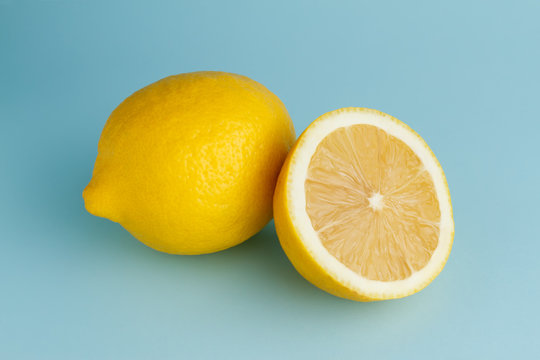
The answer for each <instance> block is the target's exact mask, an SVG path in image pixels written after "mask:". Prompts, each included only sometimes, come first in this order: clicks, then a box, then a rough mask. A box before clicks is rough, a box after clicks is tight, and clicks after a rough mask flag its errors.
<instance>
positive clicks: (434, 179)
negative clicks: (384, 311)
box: [274, 108, 454, 301]
mask: <svg viewBox="0 0 540 360" xmlns="http://www.w3.org/2000/svg"><path fill="white" fill-rule="evenodd" d="M274 222H275V225H276V229H277V234H278V236H279V239H280V242H281V245H282V247H283V249H284V250H285V252H286V254H287V256H288V257H289V259H290V260H291V262H292V263H293V265H294V266H295V268H296V269H297V270H298V271H299V272H300V273H301V274H302V275H303V276H304V277H305V278H306V279H307V280H309V281H310V282H312V283H313V284H314V285H316V286H318V287H320V288H321V289H323V290H325V291H327V292H329V293H331V294H334V295H336V296H341V297H344V298H348V299H352V300H358V301H371V300H384V299H392V298H399V297H404V296H407V295H410V294H413V293H415V292H417V291H419V290H421V289H422V288H424V287H425V286H427V285H428V284H429V283H430V282H431V281H432V280H433V279H434V278H435V277H436V276H437V275H438V274H439V272H440V271H441V270H442V268H443V267H444V265H445V263H446V260H447V258H448V256H449V254H450V250H451V247H452V242H453V236H454V221H453V216H452V205H451V201H450V193H449V190H448V185H447V182H446V178H445V175H444V172H443V170H442V168H441V166H440V164H439V162H438V161H437V159H436V158H435V155H433V153H432V152H431V150H430V149H429V147H428V146H427V144H426V143H425V142H424V140H422V138H421V137H420V136H419V135H417V134H416V133H415V132H414V131H413V130H411V129H410V128H409V127H408V126H407V125H405V124H403V123H402V122H400V121H399V120H397V119H395V118H393V117H391V116H389V115H387V114H384V113H382V112H379V111H376V110H370V109H365V108H345V109H340V110H336V111H333V112H330V113H327V114H325V115H323V116H321V117H319V118H318V119H317V120H316V121H315V122H313V123H312V124H311V125H310V126H309V127H308V128H307V129H306V131H305V132H304V133H303V134H302V135H301V136H300V138H299V140H298V141H297V143H296V144H295V146H294V147H293V149H292V150H291V152H290V153H289V155H288V156H287V160H286V161H285V164H284V166H283V168H282V170H281V174H280V176H279V180H278V184H277V187H276V192H275V195H274Z"/></svg>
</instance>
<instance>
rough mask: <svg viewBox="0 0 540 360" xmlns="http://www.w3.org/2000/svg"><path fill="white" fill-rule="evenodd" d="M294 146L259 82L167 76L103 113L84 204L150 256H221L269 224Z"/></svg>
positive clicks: (275, 103) (276, 105) (275, 101)
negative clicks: (106, 116) (123, 230)
mask: <svg viewBox="0 0 540 360" xmlns="http://www.w3.org/2000/svg"><path fill="white" fill-rule="evenodd" d="M294 140H295V133H294V128H293V125H292V122H291V119H290V117H289V114H288V112H287V110H286V108H285V106H284V105H283V103H282V102H281V101H280V100H279V98H278V97H277V96H276V95H274V94H273V93H272V92H270V91H269V90H268V89H267V88H265V87H264V86H263V85H261V84H260V83H258V82H256V81H254V80H251V79H249V78H247V77H245V76H241V75H237V74H231V73H225V72H213V71H202V72H195V73H187V74H180V75H174V76H169V77H167V78H164V79H161V80H159V81H157V82H155V83H153V84H150V85H148V86H146V87H145V88H143V89H141V90H139V91H137V92H135V93H134V94H132V95H131V96H129V97H128V98H127V99H126V100H124V101H123V102H122V103H121V104H120V105H119V106H118V107H117V108H116V109H115V110H114V111H113V112H112V114H111V115H110V117H109V119H108V120H107V123H106V125H105V128H104V129H103V132H102V134H101V138H100V140H99V144H98V156H97V159H96V163H95V166H94V172H93V175H92V180H91V181H90V183H89V184H88V186H87V187H86V189H85V190H84V192H83V197H84V200H85V206H86V209H87V210H88V211H89V212H90V213H92V214H94V215H96V216H101V217H106V218H108V219H110V220H112V221H115V222H118V223H120V224H121V225H122V226H123V227H124V228H126V229H127V230H128V231H129V232H130V233H131V234H133V235H134V236H135V237H136V238H137V239H139V240H140V241H142V242H143V243H144V244H146V245H148V246H150V247H152V248H154V249H156V250H160V251H164V252H167V253H173V254H203V253H210V252H215V251H219V250H223V249H226V248H229V247H231V246H234V245H237V244H239V243H241V242H243V241H244V240H246V239H248V238H249V237H251V236H252V235H254V234H255V233H257V232H258V231H259V230H260V229H261V228H262V227H263V226H264V225H265V224H266V223H268V221H270V219H271V218H272V196H273V191H274V188H275V183H276V180H277V176H278V174H279V171H280V169H281V166H282V164H283V161H284V159H285V157H286V155H287V152H288V151H289V149H290V148H291V146H292V144H293V142H294Z"/></svg>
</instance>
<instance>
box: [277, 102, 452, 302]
mask: <svg viewBox="0 0 540 360" xmlns="http://www.w3.org/2000/svg"><path fill="white" fill-rule="evenodd" d="M357 124H367V125H373V126H376V127H378V128H380V129H382V130H384V131H385V132H386V133H388V134H389V135H392V136H394V137H397V138H398V139H401V140H402V141H403V142H404V143H406V144H407V145H408V146H409V147H410V148H411V149H412V150H413V151H414V152H415V154H416V155H417V156H418V157H419V158H420V160H421V161H422V163H423V164H424V166H425V169H426V170H427V171H428V172H429V174H430V175H431V177H432V180H433V183H434V185H435V191H436V193H437V197H438V200H439V207H440V213H441V222H440V236H439V241H438V246H437V248H436V249H435V251H434V252H433V254H432V256H431V259H430V260H429V262H428V263H427V264H426V266H425V267H424V268H422V269H421V270H419V271H417V272H415V273H413V274H412V275H411V276H409V277H408V278H406V279H403V280H396V281H377V280H369V279H366V278H364V277H362V276H361V275H359V274H358V273H356V272H354V271H352V270H351V269H349V268H348V267H347V266H345V265H344V264H342V263H341V262H340V261H338V260H337V259H336V258H335V257H334V256H333V255H331V254H330V253H329V252H328V251H327V250H326V248H325V247H324V246H323V244H322V243H321V241H320V239H319V237H318V235H317V232H316V231H315V230H314V229H313V226H312V224H311V220H310V218H309V216H308V214H307V212H306V193H305V188H304V187H305V179H306V176H307V173H308V167H309V164H310V161H311V157H312V156H313V154H314V153H315V150H316V149H317V146H318V145H319V143H320V142H321V141H322V140H323V139H324V138H325V137H326V136H327V135H328V134H330V133H332V132H333V131H335V130H337V129H339V128H341V127H347V126H351V125H357ZM290 171H291V172H290V173H289V176H288V180H287V181H288V184H287V192H288V193H287V198H288V199H289V204H288V206H289V209H290V216H291V221H292V223H293V225H294V227H295V229H296V230H297V231H298V235H299V236H300V240H301V241H302V243H303V244H304V246H305V247H306V249H307V250H308V251H309V253H310V254H311V256H312V257H313V258H314V260H315V261H316V262H317V263H318V264H320V265H321V266H322V267H323V268H324V269H325V270H326V272H327V273H328V274H329V275H330V276H332V277H333V278H334V279H335V280H337V281H338V282H340V283H342V284H343V285H344V286H346V287H347V288H350V289H352V290H354V291H356V292H357V293H359V294H361V295H365V296H369V297H374V298H391V297H399V296H404V295H406V294H409V293H412V292H414V291H416V290H418V289H420V288H422V287H424V286H425V285H426V284H427V283H429V282H430V281H431V280H432V279H433V277H435V276H436V275H437V274H438V273H439V271H440V270H441V268H442V266H443V264H444V262H445V261H446V259H447V257H448V254H449V252H450V250H451V246H452V237H453V231H454V222H453V219H452V208H451V202H450V196H449V193H448V191H447V186H446V179H445V176H444V173H443V171H442V168H441V167H440V165H439V163H438V161H437V159H436V158H435V156H434V155H433V153H432V152H431V150H430V149H429V148H428V147H427V145H426V144H425V142H424V141H423V140H422V139H421V138H420V137H419V136H418V135H417V134H416V133H414V132H413V131H412V130H410V129H409V128H408V127H407V126H405V125H404V124H403V123H401V122H399V121H397V120H396V119H394V118H392V117H391V116H389V115H386V114H383V113H380V112H378V111H375V110H369V109H356V108H353V109H343V110H341V111H336V112H332V113H330V114H327V115H323V117H321V118H320V119H319V120H317V122H316V123H314V124H313V125H312V126H311V127H310V128H309V129H308V130H307V131H306V132H305V133H304V134H303V135H302V137H301V139H300V140H299V144H298V146H297V149H296V151H295V153H294V155H293V157H292V158H291V167H290ZM379 196H380V195H379ZM379 196H377V194H373V196H372V197H371V199H370V205H371V206H372V207H373V208H374V210H376V209H377V208H378V207H379V206H383V199H382V197H379Z"/></svg>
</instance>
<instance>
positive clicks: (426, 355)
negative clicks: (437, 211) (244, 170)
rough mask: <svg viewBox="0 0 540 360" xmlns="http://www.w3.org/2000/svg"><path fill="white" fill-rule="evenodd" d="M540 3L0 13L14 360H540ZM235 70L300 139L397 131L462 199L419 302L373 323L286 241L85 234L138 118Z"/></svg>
mask: <svg viewBox="0 0 540 360" xmlns="http://www.w3.org/2000/svg"><path fill="white" fill-rule="evenodd" d="M539 18H540V2H538V1H535V0H531V1H508V2H497V1H446V2H433V1H432V2H430V1H424V2H420V1H394V2H387V1H350V2H336V1H334V2H330V1H328V2H323V1H305V2H296V1H291V2H289V1H271V2H266V3H265V4H262V3H258V2H252V1H246V2H242V3H239V2H234V1H226V2H217V1H216V2H214V1H202V2H196V1H193V2H189V3H188V2H184V3H182V2H178V1H176V2H166V1H154V2H148V3H140V2H123V3H122V2H95V1H34V2H30V1H9V0H0V121H1V123H0V125H1V127H0V129H1V130H0V169H1V174H0V241H1V243H0V245H1V250H0V280H1V282H0V285H1V294H0V309H1V313H0V358H2V359H55V360H57V359H173V358H175V359H180V358H184V359H203V358H224V359H228V358H234V359H243V358H245V359H281V358H295V359H307V358H315V359H318V358H321V359H322V358H341V359H345V358H351V359H352V358H358V359H412V358H415V359H431V358H436V359H475V358H483V359H488V358H489V359H509V358H522V359H524V358H535V357H536V358H538V357H540V344H539V341H540V340H539V339H540V331H539V328H538V324H539V323H540V310H539V298H540V283H539V278H540V261H539V256H538V254H539V253H540V235H539V231H538V221H539V215H540V211H539V208H538V206H539V204H540V190H539V185H540V170H539V169H540V166H539V165H540V160H539V157H540V156H539V155H540V150H539V145H538V133H539V131H540V121H539V120H540V115H539V114H540V111H539V106H538V105H539V101H540V21H539V20H538V19H539ZM194 70H224V71H230V72H237V73H241V74H245V75H247V76H250V77H252V78H253V79H255V80H257V81H259V82H261V83H263V84H265V85H266V86H267V87H268V88H269V89H270V90H272V91H273V92H275V93H276V94H277V95H278V96H279V97H280V98H281V99H282V100H283V102H284V103H285V104H286V106H287V107H288V109H289V112H290V114H291V116H292V118H293V120H294V123H295V126H296V130H297V134H300V132H301V131H303V130H304V129H305V128H306V126H307V125H308V124H309V123H310V122H311V121H312V120H314V119H315V118H316V117H317V116H318V115H321V114H323V113H325V112H327V111H330V110H334V109H337V108H340V107H344V106H366V107H371V108H376V109H380V110H382V111H385V112H387V113H389V114H392V115H394V116H396V117H398V118H399V119H401V120H403V121H404V122H406V123H408V124H409V125H410V126H411V127H412V128H413V129H415V130H416V131H418V132H419V133H420V134H421V135H422V136H423V137H424V138H425V139H426V141H427V142H428V144H430V146H431V147H432V149H433V151H434V152H435V154H436V155H437V157H438V158H439V160H440V162H441V164H442V165H443V168H444V170H445V172H446V175H447V177H448V182H449V184H450V190H451V194H452V199H453V205H454V214H455V222H456V237H455V242H454V248H453V251H452V254H451V256H450V259H449V261H448V264H447V266H446V268H445V269H444V271H443V272H442V273H441V275H440V276H439V277H438V278H437V279H436V280H435V281H434V282H433V283H432V284H431V285H430V286H429V287H427V288H426V289H425V290H423V291H421V292H420V293H418V294H416V295H414V296H411V297H408V298H405V299H401V300H395V301H387V302H377V303H368V304H362V303H355V302H352V301H347V300H343V299H339V298H336V297H333V296H331V295H328V294H326V293H324V292H322V291H320V290H318V289H317V288H315V287H313V286H312V285H310V284H309V283H307V282H306V281H304V280H303V279H302V278H301V277H300V275H298V274H297V273H296V271H295V270H294V269H293V267H292V266H291V265H290V263H289V262H288V260H287V258H286V257H285V255H284V253H283V252H282V250H281V248H280V247H279V243H278V240H277V237H276V235H275V231H274V228H273V225H272V224H270V225H268V226H267V227H266V228H265V229H264V230H263V231H262V232H261V233H260V234H259V235H257V236H255V237H254V238H252V239H250V240H249V241H247V242H246V243H244V244H242V245H240V246H238V247H235V248H233V249H230V250H227V251H224V252H221V253H217V254H212V255H205V256H196V257H189V256H171V255H165V254H161V253H158V252H156V251H153V250H151V249H149V248H147V247H145V246H144V245H142V244H141V243H139V242H138V241H137V240H135V239H134V238H133V237H132V236H130V235H129V234H128V233H127V232H126V231H124V230H123V229H122V228H121V227H120V226H119V225H118V224H115V223H112V222H109V221H107V220H105V219H101V218H97V217H93V216H91V215H89V214H88V213H86V212H85V210H84V207H83V201H82V197H81V192H82V189H83V188H84V186H85V185H86V183H87V182H88V181H89V179H90V176H91V172H92V167H93V163H94V159H95V156H96V152H97V141H98V138H99V135H100V132H101V130H102V127H103V125H104V123H105V121H106V119H107V117H108V115H109V113H110V112H111V111H112V110H113V109H114V108H115V106H116V105H117V104H119V103H120V101H122V99H123V98H125V97H126V96H128V95H129V94H131V93H132V92H133V91H135V90H137V89H138V88H140V87H142V86H144V85H146V84H149V83H151V82H153V81H155V80H157V79H159V78H161V77H164V76H166V75H170V74H176V73H181V72H189V71H194Z"/></svg>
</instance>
